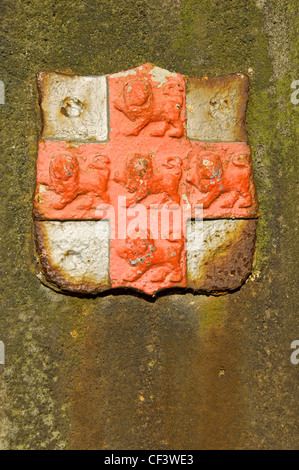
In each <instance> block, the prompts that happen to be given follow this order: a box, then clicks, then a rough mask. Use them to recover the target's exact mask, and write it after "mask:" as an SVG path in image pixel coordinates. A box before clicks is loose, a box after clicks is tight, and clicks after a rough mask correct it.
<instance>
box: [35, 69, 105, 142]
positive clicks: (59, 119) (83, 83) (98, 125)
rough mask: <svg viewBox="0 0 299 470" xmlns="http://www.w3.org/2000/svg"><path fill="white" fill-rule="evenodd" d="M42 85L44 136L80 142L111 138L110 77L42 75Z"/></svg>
mask: <svg viewBox="0 0 299 470" xmlns="http://www.w3.org/2000/svg"><path fill="white" fill-rule="evenodd" d="M38 85H39V90H40V102H41V108H42V111H43V132H42V137H44V138H46V139H54V140H71V141H79V142H82V141H84V142H85V141H94V140H96V141H105V140H107V139H108V115H107V100H108V96H107V95H108V92H107V82H106V77H104V76H103V77H78V76H77V77H73V76H68V75H64V74H60V73H53V72H41V73H39V74H38Z"/></svg>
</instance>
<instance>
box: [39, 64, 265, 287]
mask: <svg viewBox="0 0 299 470" xmlns="http://www.w3.org/2000/svg"><path fill="white" fill-rule="evenodd" d="M102 78H103V79H104V77H102ZM90 79H91V77H85V78H84V77H71V76H63V75H57V74H47V73H46V74H44V73H41V74H40V75H39V78H38V82H39V86H40V90H41V91H40V94H41V100H42V109H43V116H44V120H45V123H46V127H47V126H48V124H47V122H48V121H49V122H52V121H55V120H57V121H58V124H57V126H58V127H59V128H60V129H61V130H62V134H63V133H64V131H66V132H68V131H69V127H68V126H69V123H71V124H72V123H74V126H73V128H72V132H73V134H71V135H70V136H69V139H67V140H63V138H62V137H59V132H58V134H57V135H56V137H55V132H54V134H53V137H54V138H55V140H54V141H53V140H52V141H45V140H44V139H43V140H41V141H40V143H39V154H38V161H37V186H36V193H35V197H34V217H35V218H36V219H39V220H66V221H67V220H83V219H91V220H94V219H102V218H105V219H108V220H109V223H110V225H111V228H112V229H111V233H112V237H111V242H110V244H109V247H110V251H111V253H110V266H109V279H108V276H107V279H106V283H105V282H104V285H103V284H102V283H101V282H100V283H99V287H96V283H97V278H96V276H95V277H93V276H91V279H92V284H93V286H94V287H92V286H91V285H89V287H88V288H87V287H86V282H84V281H83V280H82V281H81V282H82V289H81V290H80V285H79V283H78V280H76V281H74V279H73V280H72V281H70V282H68V281H67V282H66V283H65V282H64V281H63V279H62V277H61V278H60V281H59V280H58V279H57V275H56V274H55V275H54V271H53V269H52V270H51V272H52V274H53V275H51V277H52V278H55V279H56V281H54V282H56V284H57V285H59V286H60V288H61V289H62V290H66V286H67V289H68V290H70V291H72V286H74V292H80V293H81V294H83V293H86V292H93V293H97V292H99V291H102V290H103V289H104V288H107V289H108V287H110V285H111V286H112V287H113V288H116V287H131V288H134V289H138V290H140V291H142V292H145V293H147V294H150V295H152V294H156V293H157V292H159V291H161V290H162V289H165V288H170V287H175V288H182V287H187V286H188V280H187V278H186V259H185V258H186V247H185V245H186V240H185V233H184V231H185V227H186V223H187V219H188V218H189V219H190V218H194V217H196V210H197V207H198V206H199V205H202V208H203V213H202V216H203V218H204V219H218V218H244V219H246V218H247V219H248V218H255V217H258V207H257V198H256V191H255V187H254V181H253V171H252V161H251V150H250V147H249V146H248V145H247V144H246V142H225V140H229V139H228V131H230V132H231V134H230V138H231V139H233V138H234V139H236V137H239V136H240V133H242V132H243V133H245V111H246V102H247V89H248V80H246V79H245V76H243V75H242V74H236V75H233V76H231V75H229V76H225V77H219V78H215V79H211V80H209V79H206V77H204V78H203V79H200V80H199V82H196V87H195V88H193V89H192V87H191V85H190V83H193V84H194V83H195V82H194V80H193V79H189V78H188V77H183V76H182V75H180V74H178V73H173V72H170V71H167V70H165V69H162V68H160V67H157V66H154V65H153V64H150V63H146V64H144V65H141V66H139V67H136V68H133V69H130V70H127V71H123V72H119V73H115V74H112V75H109V76H108V77H107V81H108V88H109V89H108V91H107V92H105V93H104V94H105V96H106V94H109V109H108V107H107V110H106V122H108V114H109V126H110V133H109V140H108V141H107V142H106V143H81V145H80V144H79V143H76V142H73V141H74V140H77V141H78V140H80V139H81V140H82V135H81V134H80V131H79V130H78V125H80V117H81V112H82V113H83V112H84V109H85V108H84V107H86V108H88V103H87V104H86V105H84V106H83V104H82V103H81V101H80V100H79V99H77V98H74V97H76V96H77V95H78V91H77V90H78V87H79V86H80V84H81V83H82V84H83V88H84V85H85V88H86V87H87V85H88V87H87V88H88V91H89V94H90V95H92V94H93V93H94V94H97V90H95V92H93V90H92V84H91V83H90ZM99 79H100V77H95V83H97V81H99ZM192 80H193V81H192ZM86 81H87V82H86ZM195 81H196V80H195ZM207 81H208V85H209V87H208V88H209V89H211V90H212V92H213V93H214V94H216V95H217V94H218V95H219V96H220V98H219V100H220V101H221V100H222V101H223V103H226V108H225V109H226V111H225V112H227V115H226V117H225V118H223V116H222V114H223V112H222V111H223V110H222V108H221V109H218V108H219V106H220V105H219V106H218V105H217V106H218V108H217V112H216V111H215V113H214V114H213V116H212V117H213V120H214V121H213V123H214V124H213V123H212V124H211V125H210V126H209V125H208V124H206V125H204V123H203V122H202V117H201V116H199V114H198V110H202V108H203V106H202V103H203V101H205V100H206V99H207V92H206V89H205V87H204V86H199V85H198V83H202V82H204V83H206V82H207ZM48 82H49V83H48ZM85 82H86V83H85ZM186 82H187V87H188V86H189V93H190V97H189V98H188V93H187V100H188V99H189V101H190V100H191V102H192V103H193V105H194V117H192V112H191V111H190V109H191V108H192V104H190V103H189V108H190V109H189V111H190V112H189V115H188V113H187V117H188V116H189V117H188V119H189V120H190V121H191V124H190V125H189V124H188V119H187V129H188V126H189V130H190V129H191V134H192V132H193V131H194V129H195V127H194V126H198V129H199V128H200V129H202V135H204V136H205V138H206V140H209V137H210V134H208V133H207V132H208V130H209V132H212V134H211V135H215V139H214V140H215V141H217V139H218V138H219V137H223V140H224V142H221V143H219V142H213V143H210V142H206V141H199V140H196V141H195V142H194V141H193V140H190V139H189V138H188V136H186V90H185V87H186ZM103 83H104V82H103ZM105 83H106V78H105ZM74 84H75V85H74ZM102 85H103V84H102ZM72 87H73V90H72ZM76 87H77V88H76ZM190 87H191V88H190ZM57 89H58V92H59V93H60V98H59V99H57V93H58V92H57ZM190 90H191V91H190ZM192 90H193V91H192ZM194 90H196V92H195V91H194ZM225 93H226V94H227V95H226V94H225ZM216 95H215V96H216ZM228 95H229V97H228ZM63 96H65V98H63ZM70 96H72V98H70ZM78 96H79V95H78ZM213 99H214V98H213ZM59 100H60V102H61V103H62V102H63V103H64V104H63V105H61V108H60V109H59V117H58V114H57V109H58V108H57V102H58V101H59ZM210 101H211V102H212V98H211V100H210ZM220 101H219V102H220ZM222 101H221V103H222ZM80 103H81V104H82V106H81V108H80ZM223 103H222V104H221V106H222V105H223ZM211 106H212V105H211ZM223 106H224V105H223ZM223 106H222V107H223ZM79 108H80V109H79ZM53 110H54V111H53ZM55 110H56V111H55ZM55 112H56V114H55ZM190 113H191V114H190ZM223 115H225V113H224V114H223ZM95 116H96V109H93V115H92V116H91V117H90V116H89V117H88V115H87V116H85V119H86V122H85V124H86V125H87V127H88V126H89V124H90V125H91V126H92V124H93V120H94V118H95ZM82 117H83V114H82ZM88 119H89V120H90V123H89V122H88ZM65 120H66V121H65ZM78 120H79V121H78ZM77 121H78V122H79V124H78V125H77V124H76V122H77ZM229 123H230V124H229ZM190 126H191V127H190ZM215 126H216V127H215ZM217 126H218V127H217ZM192 129H193V131H192ZM194 132H195V131H194ZM76 133H77V134H76ZM194 135H195V134H194ZM194 135H193V134H192V135H191V137H194ZM83 140H87V141H88V138H87V137H84V136H83ZM120 201H123V202H120ZM135 205H138V206H139V207H138V209H136V211H137V213H138V214H139V213H140V212H142V217H141V216H139V218H140V220H139V221H138V220H137V218H136V216H135V218H136V221H135V225H134V227H133V229H131V230H130V229H129V227H130V224H131V227H132V223H134V219H133V220H132V210H133V212H134V206H135ZM171 205H176V206H177V209H178V211H179V216H180V219H179V220H178V219H177V217H175V215H174V214H173V217H174V219H173V221H172V222H171V224H172V225H171V227H170V232H169V235H168V236H167V237H166V239H165V237H163V235H162V232H163V231H164V232H165V231H166V226H167V227H169V224H170V221H169V217H170V216H169V215H168V216H167V217H168V219H167V220H166V218H167V217H165V210H166V212H167V209H166V208H167V207H169V208H170V206H171ZM103 206H105V207H104V210H102V209H100V208H101V207H103ZM131 206H132V207H131ZM156 206H164V219H163V221H162V220H161V228H160V232H161V233H158V234H155V235H154V231H155V229H154V227H153V226H152V220H153V218H154V217H155V216H156V213H155V214H154V212H155V211H154V210H153V207H156ZM123 207H124V209H123ZM130 208H131V212H130ZM132 208H133V209H132ZM189 208H190V213H189V215H188V216H187V215H185V212H184V211H185V210H186V209H189ZM126 209H128V212H126ZM129 212H130V215H129ZM168 212H169V211H168ZM130 217H131V220H130ZM161 217H162V215H161ZM141 219H142V220H141ZM183 219H184V220H183ZM123 220H125V223H124V224H123V223H121V222H120V221H123ZM127 220H130V222H127ZM140 225H142V227H141V226H140ZM156 225H157V228H158V225H159V222H158V221H156ZM214 225H215V228H212V227H213V226H214ZM214 225H213V222H212V223H211V224H210V225H209V227H211V229H210V232H211V234H213V233H214V232H213V231H214V230H216V227H218V225H217V222H215V224H214ZM72 227H73V229H75V227H78V228H79V227H81V226H80V225H73V226H72ZM80 230H81V229H80ZM167 230H169V228H168V229H167ZM158 231H159V230H158ZM123 233H125V237H124V239H122V238H123V237H122V235H123ZM174 233H175V235H174ZM50 236H51V235H49V236H48V238H49V237H50ZM198 236H201V234H200V233H199V234H198ZM236 237H237V239H238V236H237V235H236ZM254 240H255V234H254V233H252V237H251V241H252V243H251V251H250V255H249V253H248V256H250V262H249V264H248V266H251V265H252V257H253V253H254ZM107 243H108V242H107ZM54 246H56V242H53V243H52V245H51V243H48V244H47V245H45V244H43V250H44V253H46V251H47V249H49V250H50V253H49V255H48V256H46V258H49V259H50V260H53V259H56V258H57V257H56V254H52V253H51V250H53V247H54ZM68 250H70V251H72V249H71V246H69V248H68ZM83 250H84V247H83ZM218 250H219V247H218V246H217V244H216V245H215V253H214V257H216V256H217V252H218ZM38 251H40V247H39V248H38ZM190 253H191V252H190ZM190 253H189V257H190ZM99 256H100V255H99ZM207 256H209V254H207ZM63 262H64V259H63V261H62V262H61V263H63ZM227 263H228V268H227V269H225V268H224V271H225V272H228V271H229V270H230V269H231V266H230V264H229V262H227ZM41 264H42V266H43V267H44V270H45V264H46V263H45V256H44V257H43V259H42V260H41ZM50 264H51V265H52V264H53V262H52V261H51V263H50ZM56 265H57V268H58V269H60V270H61V272H62V273H64V275H65V276H66V278H68V276H69V273H68V272H66V271H65V266H60V265H59V261H57V260H56ZM238 269H239V270H240V268H239V267H238V268H236V270H238ZM200 271H201V274H199V272H198V277H199V278H200V277H201V276H202V272H203V269H202V267H201V268H200ZM243 271H244V270H242V273H240V275H239V276H235V277H234V283H232V282H231V281H232V280H231V279H230V280H227V282H224V283H223V280H222V278H221V276H218V277H217V276H214V277H213V282H217V279H219V281H220V284H219V288H218V289H217V288H216V287H217V286H216V287H215V286H214V285H213V286H214V287H212V288H211V287H210V286H209V282H208V281H207V287H206V288H205V287H204V286H205V284H204V283H202V279H200V281H199V283H198V286H199V287H198V290H202V291H207V292H216V291H217V290H218V291H224V290H225V286H227V290H231V289H232V287H231V285H234V286H235V285H236V287H237V282H239V284H238V286H240V285H241V284H242V283H243V280H244V278H245V277H247V276H248V272H247V271H246V273H245V272H243ZM47 272H48V273H49V272H50V269H47ZM49 276H50V275H49V274H48V277H49ZM187 277H188V276H187ZM207 279H209V277H207ZM191 280H192V282H193V285H194V286H195V285H196V282H194V273H193V275H192V276H191Z"/></svg>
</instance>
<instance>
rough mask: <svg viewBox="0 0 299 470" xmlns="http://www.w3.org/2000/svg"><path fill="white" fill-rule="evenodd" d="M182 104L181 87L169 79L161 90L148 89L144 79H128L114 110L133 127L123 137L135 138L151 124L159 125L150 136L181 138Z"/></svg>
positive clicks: (182, 88)
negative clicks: (125, 117)
mask: <svg viewBox="0 0 299 470" xmlns="http://www.w3.org/2000/svg"><path fill="white" fill-rule="evenodd" d="M183 104H184V86H183V85H182V83H181V81H180V80H178V79H176V78H170V79H168V81H167V82H166V83H164V85H163V86H162V87H161V88H157V87H155V88H154V89H153V88H152V86H151V84H150V83H149V82H148V81H147V80H146V78H138V79H132V80H130V81H129V82H128V83H126V85H125V86H124V88H123V93H122V97H121V98H120V99H117V100H115V101H114V106H115V108H116V109H118V110H119V111H121V112H122V113H124V114H125V115H126V116H127V118H128V119H130V121H132V122H134V123H135V126H133V127H128V128H127V129H126V130H125V131H124V134H125V135H138V134H139V132H140V131H141V130H142V129H143V128H144V127H145V126H147V125H148V124H149V123H151V122H157V123H159V124H158V125H157V126H155V127H154V128H152V129H151V135H153V136H163V135H165V133H166V132H167V134H168V135H169V136H171V137H182V136H183V135H184V133H185V128H184V123H183V121H182V117H181V110H182V106H183Z"/></svg>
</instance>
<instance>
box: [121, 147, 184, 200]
mask: <svg viewBox="0 0 299 470" xmlns="http://www.w3.org/2000/svg"><path fill="white" fill-rule="evenodd" d="M162 166H163V167H164V168H165V169H166V170H167V172H166V171H164V172H163V173H158V172H157V171H154V168H153V162H152V157H151V156H150V155H140V154H135V155H133V156H131V157H129V159H128V163H127V166H126V172H125V173H124V174H123V175H121V176H120V175H119V173H118V172H116V173H115V176H114V178H113V179H114V181H116V182H117V183H120V184H122V185H123V186H124V187H125V188H126V190H127V191H128V192H130V193H135V194H134V196H132V197H131V198H130V199H128V201H127V206H130V205H132V204H137V203H139V202H140V201H142V200H143V199H145V198H146V197H147V196H150V195H151V194H158V195H160V196H162V199H161V198H160V202H161V203H163V202H167V201H169V200H171V201H173V202H175V203H177V204H179V203H180V196H179V194H178V185H179V180H180V178H181V175H182V169H181V166H182V160H181V159H180V158H179V157H169V158H167V159H166V162H165V163H162Z"/></svg>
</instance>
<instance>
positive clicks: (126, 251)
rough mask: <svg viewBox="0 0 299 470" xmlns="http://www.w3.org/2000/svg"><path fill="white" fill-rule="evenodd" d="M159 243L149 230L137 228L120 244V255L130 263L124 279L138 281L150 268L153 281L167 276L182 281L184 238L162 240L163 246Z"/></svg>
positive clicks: (174, 280) (175, 280)
mask: <svg viewBox="0 0 299 470" xmlns="http://www.w3.org/2000/svg"><path fill="white" fill-rule="evenodd" d="M158 244H159V241H158V242H157V241H154V240H153V239H152V238H151V234H150V231H149V230H148V231H147V233H143V232H139V231H138V230H137V231H136V232H135V233H132V234H130V236H129V237H128V238H127V239H126V240H125V242H124V244H123V245H121V244H120V245H119V246H118V248H117V253H118V255H119V256H120V257H121V258H124V259H125V260H126V261H127V262H128V265H129V266H128V268H129V269H128V270H127V271H126V272H125V273H124V274H123V280H124V281H128V282H132V281H136V280H137V279H139V278H140V277H141V276H142V275H143V274H144V273H145V272H146V271H148V270H149V269H152V271H151V281H152V282H161V281H164V280H165V279H166V278H167V279H168V281H170V282H180V281H181V279H182V277H183V273H182V271H181V267H180V258H181V253H182V250H183V248H184V240H183V239H179V240H164V243H163V244H162V245H161V241H160V245H161V246H159V245H158ZM166 246H167V248H166ZM165 248H166V249H165Z"/></svg>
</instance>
